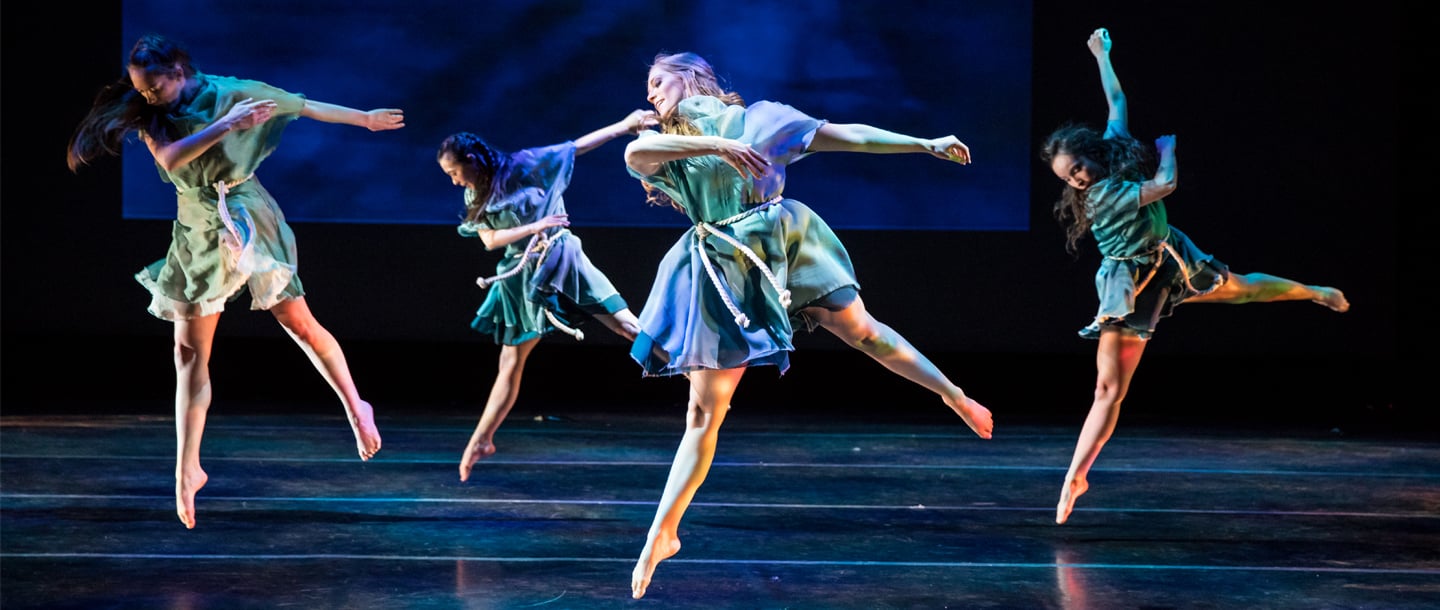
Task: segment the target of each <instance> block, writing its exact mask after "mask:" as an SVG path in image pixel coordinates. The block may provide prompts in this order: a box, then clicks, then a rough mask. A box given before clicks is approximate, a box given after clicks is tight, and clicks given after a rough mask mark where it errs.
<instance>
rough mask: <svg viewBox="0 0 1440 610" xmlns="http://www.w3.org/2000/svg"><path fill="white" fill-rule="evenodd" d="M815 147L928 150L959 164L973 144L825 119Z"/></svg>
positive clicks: (812, 144)
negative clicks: (829, 121) (830, 121)
mask: <svg viewBox="0 0 1440 610" xmlns="http://www.w3.org/2000/svg"><path fill="white" fill-rule="evenodd" d="M810 150H813V151H817V152H818V151H841V152H863V153H872V154H882V155H884V154H895V153H922V152H923V153H929V154H931V155H933V156H935V157H938V158H940V159H945V160H947V161H954V162H956V163H960V164H968V163H970V147H968V146H966V145H965V143H964V142H961V141H960V140H959V139H957V138H956V137H955V136H945V137H943V138H934V139H926V138H917V137H914V136H907V135H905V134H902V133H895V132H893V131H887V130H884V129H880V128H879V127H872V126H870V125H864V124H861V123H844V124H840V123H826V124H825V125H822V126H821V127H820V129H818V130H816V132H815V139H814V140H812V141H811V142H810Z"/></svg>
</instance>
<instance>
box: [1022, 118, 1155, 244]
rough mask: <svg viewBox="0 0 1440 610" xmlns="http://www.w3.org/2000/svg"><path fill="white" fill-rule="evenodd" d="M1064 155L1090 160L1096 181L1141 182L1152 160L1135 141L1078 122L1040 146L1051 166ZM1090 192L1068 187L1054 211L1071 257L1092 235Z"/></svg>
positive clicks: (1062, 192) (1050, 137) (1045, 160)
mask: <svg viewBox="0 0 1440 610" xmlns="http://www.w3.org/2000/svg"><path fill="white" fill-rule="evenodd" d="M1061 154H1067V155H1070V156H1072V157H1075V158H1077V159H1085V160H1088V161H1089V162H1090V166H1091V168H1092V172H1091V173H1092V177H1093V178H1094V180H1095V181H1096V182H1098V181H1100V180H1103V179H1105V178H1107V177H1111V176H1117V177H1119V178H1120V179H1121V180H1141V179H1142V177H1143V175H1144V170H1145V166H1146V165H1147V164H1148V163H1149V161H1150V160H1149V155H1148V153H1147V149H1146V148H1145V147H1144V146H1141V145H1140V142H1139V141H1138V140H1136V139H1135V138H1132V137H1129V136H1125V137H1118V138H1106V137H1104V134H1102V133H1101V132H1099V131H1096V130H1095V129H1094V128H1092V127H1090V126H1088V125H1081V124H1078V123H1068V124H1066V125H1063V126H1061V127H1060V128H1059V129H1056V130H1055V131H1053V132H1051V133H1050V136H1049V137H1047V138H1045V143H1044V145H1042V146H1041V147H1040V160H1041V161H1044V162H1045V165H1046V166H1047V167H1048V166H1049V165H1050V164H1051V162H1052V161H1054V160H1055V157H1057V156H1059V155H1061ZM1092 186H1093V185H1092ZM1089 192H1090V191H1089V190H1088V187H1087V190H1083V191H1082V190H1079V189H1076V188H1074V187H1072V186H1070V185H1069V184H1066V185H1065V186H1064V187H1063V188H1062V189H1061V191H1060V198H1059V199H1057V200H1056V201H1055V207H1054V209H1053V210H1052V212H1053V213H1054V215H1055V219H1056V220H1058V221H1059V222H1060V224H1061V226H1063V227H1065V250H1066V251H1067V252H1069V253H1071V254H1075V253H1076V252H1077V249H1078V244H1079V243H1080V240H1081V239H1083V238H1084V237H1085V235H1086V234H1088V233H1089V232H1090V210H1089V208H1088V206H1087V205H1086V203H1087V201H1088V199H1089Z"/></svg>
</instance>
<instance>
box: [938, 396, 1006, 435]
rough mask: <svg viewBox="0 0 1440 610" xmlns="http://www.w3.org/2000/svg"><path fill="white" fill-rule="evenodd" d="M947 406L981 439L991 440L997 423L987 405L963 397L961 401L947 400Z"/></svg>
mask: <svg viewBox="0 0 1440 610" xmlns="http://www.w3.org/2000/svg"><path fill="white" fill-rule="evenodd" d="M945 404H946V405H947V406H949V407H950V408H951V409H952V410H954V411H955V412H956V413H958V414H959V415H960V419H963V420H965V425H967V426H970V429H971V430H974V431H975V434H978V435H980V438H990V432H991V431H992V430H994V429H995V422H994V421H992V420H991V418H990V409H986V408H985V405H982V404H980V403H978V402H975V399H973V398H970V397H969V396H965V395H963V394H962V395H961V396H960V400H959V401H952V400H951V399H949V398H946V399H945Z"/></svg>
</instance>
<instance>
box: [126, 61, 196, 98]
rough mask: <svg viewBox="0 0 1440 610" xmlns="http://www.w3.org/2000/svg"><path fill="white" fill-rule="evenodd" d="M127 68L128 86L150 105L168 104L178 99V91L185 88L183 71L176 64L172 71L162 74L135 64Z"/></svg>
mask: <svg viewBox="0 0 1440 610" xmlns="http://www.w3.org/2000/svg"><path fill="white" fill-rule="evenodd" d="M128 70H129V72H130V86H132V87H134V88H135V91H136V92H138V93H139V94H140V95H141V96H143V97H144V98H145V103H147V104H150V105H151V106H169V105H170V104H173V103H175V100H177V99H180V92H181V91H182V90H184V89H185V76H184V75H185V73H184V72H182V71H181V70H180V66H178V65H177V66H175V70H174V71H173V72H171V73H164V74H157V73H153V72H147V71H146V70H145V69H144V68H141V67H137V66H130V67H129V68H128Z"/></svg>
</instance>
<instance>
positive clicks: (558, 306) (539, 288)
mask: <svg viewBox="0 0 1440 610" xmlns="http://www.w3.org/2000/svg"><path fill="white" fill-rule="evenodd" d="M504 167H505V169H503V170H502V173H503V176H497V178H496V179H497V180H499V181H500V182H499V184H498V188H497V189H495V191H494V192H495V193H497V194H496V195H493V196H491V197H490V198H489V200H487V201H485V202H483V204H480V203H477V202H476V199H477V197H478V195H477V194H476V193H475V191H474V190H472V189H465V204H466V206H467V207H470V206H475V205H483V208H482V210H481V213H480V216H479V218H478V219H477V220H476V221H475V222H474V223H465V224H461V225H460V227H459V232H460V235H462V236H465V237H477V236H478V235H479V231H481V230H487V229H489V230H497V231H498V230H502V229H511V228H514V227H518V226H521V225H526V224H529V223H532V222H535V221H537V220H540V219H541V218H544V217H546V216H551V215H554V214H564V213H566V212H565V199H564V197H563V196H562V195H563V194H564V192H565V188H566V187H568V186H569V185H570V175H571V173H572V172H573V171H574V168H575V143H574V142H565V143H562V144H556V145H553V146H544V147H536V148H530V149H526V150H522V151H519V152H516V153H513V154H511V155H510V156H509V158H508V160H507V161H506V163H505V166H504ZM485 286H486V289H487V290H488V292H487V293H486V295H485V301H484V302H483V303H481V305H480V309H479V311H477V312H476V314H475V319H474V320H472V321H471V322H470V327H471V328H472V329H474V330H475V331H476V332H480V333H483V334H486V335H490V336H491V337H493V338H494V339H495V343H497V344H500V345H518V344H520V343H524V342H526V341H529V340H531V339H535V338H537V337H541V336H543V335H547V334H550V333H552V332H554V331H556V330H560V331H563V332H565V333H566V334H569V335H571V336H573V337H575V338H576V339H583V338H584V334H583V333H581V332H580V331H579V328H578V327H579V326H580V324H581V323H582V322H584V321H585V320H586V319H588V318H590V317H593V316H595V315H600V314H614V313H616V312H619V311H621V310H623V309H626V308H628V305H627V304H626V303H625V300H624V299H623V298H621V297H620V293H619V292H618V291H617V290H615V286H614V285H613V284H611V282H610V279H609V278H607V277H606V276H605V274H604V273H602V272H601V271H600V269H599V268H598V267H596V266H595V265H594V264H593V263H591V262H590V258H589V257H587V256H586V255H585V249H584V248H583V244H582V243H581V242H580V238H579V237H578V236H576V235H575V234H574V233H571V232H570V230H569V229H567V228H565V227H552V228H550V229H546V230H545V231H544V232H543V233H541V234H539V235H536V236H535V237H534V238H532V239H530V240H519V241H515V242H511V243H510V244H507V245H506V246H505V254H504V258H502V259H500V262H499V263H496V265H495V275H494V276H491V277H490V278H486V281H485Z"/></svg>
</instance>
